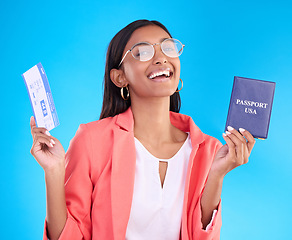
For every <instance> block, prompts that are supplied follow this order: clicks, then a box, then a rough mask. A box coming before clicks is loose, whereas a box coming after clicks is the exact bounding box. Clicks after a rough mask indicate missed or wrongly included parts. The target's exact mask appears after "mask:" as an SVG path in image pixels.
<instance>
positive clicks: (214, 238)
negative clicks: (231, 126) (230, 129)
mask: <svg viewBox="0 0 292 240" xmlns="http://www.w3.org/2000/svg"><path fill="white" fill-rule="evenodd" d="M221 147H222V143H221V142H220V141H219V140H217V139H216V142H215V145H214V147H213V148H212V149H213V151H211V152H209V154H210V155H209V158H211V161H210V165H209V166H208V169H210V167H211V164H212V163H213V160H214V157H215V155H216V153H217V151H218V150H219V149H220V148H221ZM208 172H209V170H208ZM203 189H204V188H203ZM202 193H203V191H202ZM202 193H201V194H200V197H199V200H198V201H197V204H196V206H195V209H194V213H193V229H194V231H193V236H192V237H193V238H192V239H197V240H220V229H221V226H222V218H221V200H220V202H219V205H218V209H217V213H216V215H215V217H214V219H213V221H212V223H211V226H210V227H208V230H205V229H203V224H202V221H201V219H202V211H201V197H202Z"/></svg>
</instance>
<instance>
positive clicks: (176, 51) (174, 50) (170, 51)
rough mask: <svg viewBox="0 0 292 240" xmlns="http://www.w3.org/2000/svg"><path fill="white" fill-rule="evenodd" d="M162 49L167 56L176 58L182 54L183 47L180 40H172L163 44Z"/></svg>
mask: <svg viewBox="0 0 292 240" xmlns="http://www.w3.org/2000/svg"><path fill="white" fill-rule="evenodd" d="M161 49H162V51H163V52H164V54H165V55H166V56H168V57H172V58H175V57H178V56H180V55H181V54H182V51H183V45H182V43H181V42H180V41H179V40H177V39H174V38H170V39H166V40H164V41H163V42H162V44H161Z"/></svg>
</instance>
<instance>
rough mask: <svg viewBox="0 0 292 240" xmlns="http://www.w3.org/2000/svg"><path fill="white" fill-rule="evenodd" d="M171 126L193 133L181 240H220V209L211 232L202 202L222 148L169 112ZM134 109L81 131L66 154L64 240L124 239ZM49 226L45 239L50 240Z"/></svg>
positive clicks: (132, 171) (132, 168)
mask: <svg viewBox="0 0 292 240" xmlns="http://www.w3.org/2000/svg"><path fill="white" fill-rule="evenodd" d="M170 119H171V123H172V124H173V125H174V126H175V127H177V128H179V129H180V130H182V131H185V132H190V137H191V142H192V148H193V149H192V153H191V155H190V160H189V165H188V171H187V179H186V185H185V196H184V205H183V216H182V226H181V239H183V240H191V239H195V240H211V239H214V240H218V239H220V228H221V224H222V222H221V203H220V204H219V208H218V212H217V215H216V217H215V219H214V221H213V224H212V227H211V228H210V229H209V230H208V231H205V230H203V229H202V224H201V208H200V198H201V194H202V191H203V189H204V185H205V182H206V179H207V176H208V172H209V170H210V167H211V164H212V161H213V159H214V156H215V154H216V152H217V150H218V149H219V148H220V147H221V145H222V144H221V143H220V142H219V141H218V140H217V139H215V138H213V137H210V136H208V135H206V134H204V133H202V132H201V131H200V129H199V128H198V127H197V126H196V125H195V123H194V122H193V120H192V119H191V118H190V117H189V116H186V115H182V114H179V113H173V112H170ZM133 125H134V120H133V114H132V111H131V108H129V109H128V110H126V111H125V112H124V113H121V114H119V115H117V116H115V117H109V118H105V119H102V120H99V121H95V122H91V123H88V124H82V125H80V127H79V129H78V131H77V133H76V135H75V137H74V138H73V139H72V140H71V142H70V146H69V149H68V151H67V153H66V176H65V191H66V204H67V212H68V218H67V221H66V224H65V227H64V229H63V231H62V233H61V236H60V238H59V239H60V240H65V239H66V240H67V239H68V240H81V239H85V240H88V239H93V240H97V239H101V240H111V239H115V240H122V239H125V235H126V229H127V224H128V220H129V215H130V209H131V203H132V196H133V186H134V177H135V161H136V156H135V154H136V153H135V142H134V133H133ZM46 236H47V233H46V224H45V231H44V239H47V237H46Z"/></svg>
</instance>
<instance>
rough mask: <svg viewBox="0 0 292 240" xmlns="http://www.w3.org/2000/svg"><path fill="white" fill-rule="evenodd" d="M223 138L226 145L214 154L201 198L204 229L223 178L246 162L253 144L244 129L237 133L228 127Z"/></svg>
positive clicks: (217, 197) (252, 140)
mask: <svg viewBox="0 0 292 240" xmlns="http://www.w3.org/2000/svg"><path fill="white" fill-rule="evenodd" d="M223 138H224V140H225V141H226V144H225V145H224V146H222V147H221V148H220V149H219V150H218V152H217V153H216V156H215V158H214V161H213V164H212V166H211V169H210V172H209V176H208V179H207V182H206V185H205V189H204V191H203V194H202V197H201V211H202V219H201V220H202V224H203V228H204V229H205V228H206V226H207V225H208V223H209V222H210V221H211V217H212V213H213V211H214V210H215V209H217V207H218V204H219V202H220V199H221V192H222V185H223V178H224V177H225V175H226V174H227V173H228V172H230V171H231V170H233V169H234V168H236V167H238V166H240V165H242V164H245V163H247V162H248V158H249V156H250V153H251V150H252V148H253V146H254V144H255V139H254V138H253V136H252V135H251V134H250V133H249V132H248V131H246V130H244V129H240V133H239V132H238V131H236V130H235V129H233V128H232V127H228V131H227V132H226V134H223Z"/></svg>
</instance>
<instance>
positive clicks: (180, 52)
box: [118, 38, 185, 68]
mask: <svg viewBox="0 0 292 240" xmlns="http://www.w3.org/2000/svg"><path fill="white" fill-rule="evenodd" d="M169 40H175V41H178V42H179V43H180V44H181V45H182V48H181V50H180V51H179V53H178V54H179V55H178V56H177V57H179V56H180V55H181V54H182V52H183V49H184V47H185V45H184V44H182V43H181V42H180V41H179V40H177V39H175V38H166V39H164V40H163V41H162V42H161V43H153V44H151V43H149V42H138V43H136V44H134V46H133V47H131V49H129V50H128V51H127V52H126V53H125V55H124V56H123V58H122V60H121V61H120V64H119V66H118V68H119V67H120V66H121V65H122V63H123V61H124V59H125V58H126V56H127V54H128V53H129V52H131V54H132V50H133V49H134V47H136V46H137V45H138V44H141V43H145V44H148V45H150V46H152V48H153V55H152V57H151V58H150V59H148V60H146V61H141V60H138V59H137V58H135V57H134V56H133V54H132V56H133V58H135V59H136V60H138V61H141V62H147V61H149V60H151V59H152V58H153V56H154V54H155V48H154V46H156V45H160V48H161V45H162V44H163V43H164V42H165V41H169ZM161 51H162V52H163V53H164V54H165V55H166V56H168V55H167V54H166V53H165V52H164V51H163V49H162V48H161ZM168 57H170V56H168ZM171 58H174V57H171Z"/></svg>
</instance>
